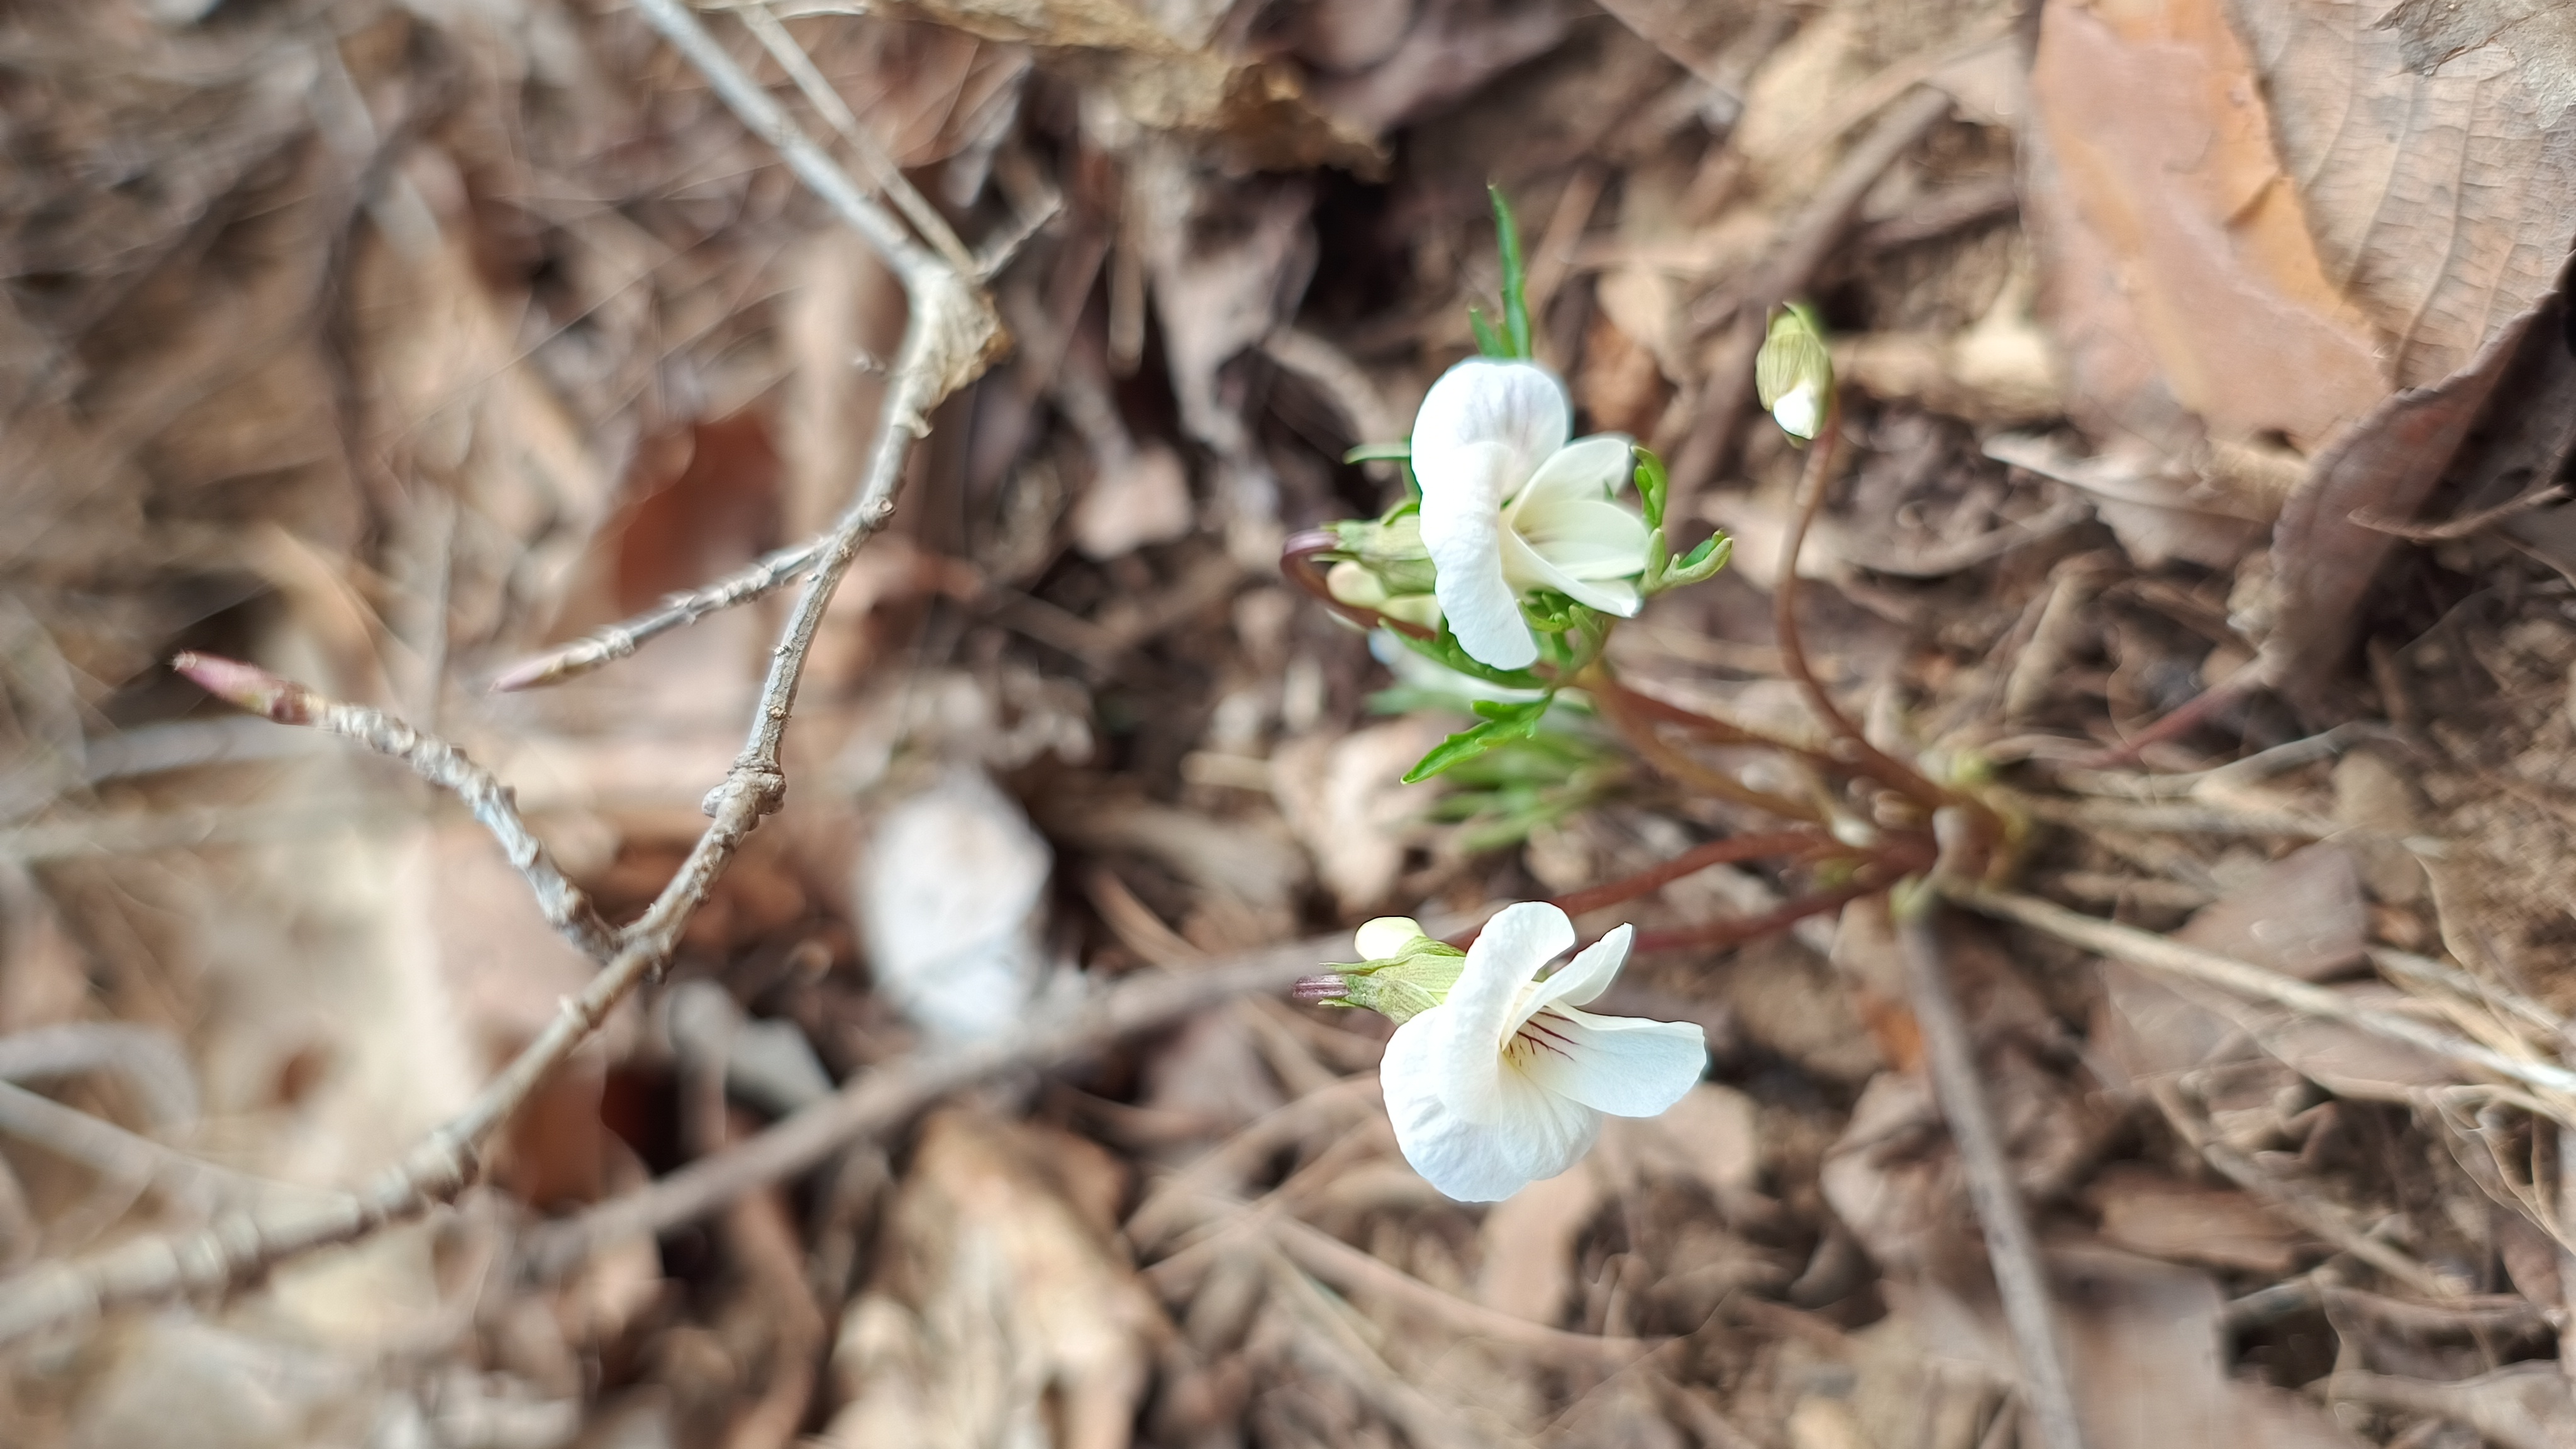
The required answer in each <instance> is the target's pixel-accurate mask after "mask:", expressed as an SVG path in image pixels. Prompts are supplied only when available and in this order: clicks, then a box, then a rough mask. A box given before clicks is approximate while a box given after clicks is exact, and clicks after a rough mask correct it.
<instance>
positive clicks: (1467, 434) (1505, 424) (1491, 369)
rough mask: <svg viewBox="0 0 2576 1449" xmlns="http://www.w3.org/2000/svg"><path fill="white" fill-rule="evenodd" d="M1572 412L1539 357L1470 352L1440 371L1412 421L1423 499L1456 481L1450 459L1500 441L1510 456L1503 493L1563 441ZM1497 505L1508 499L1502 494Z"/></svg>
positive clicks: (1525, 477)
mask: <svg viewBox="0 0 2576 1449" xmlns="http://www.w3.org/2000/svg"><path fill="white" fill-rule="evenodd" d="M1571 422H1572V410H1571V409H1570V408H1568V406H1567V405H1566V401H1565V387H1564V385H1563V384H1561V383H1559V382H1558V381H1557V380H1556V376H1555V374H1553V373H1551V372H1549V371H1548V370H1547V369H1546V368H1544V367H1541V366H1539V365H1538V364H1536V363H1534V362H1513V361H1501V360H1497V359H1494V358H1485V357H1471V358H1468V359H1467V360H1466V361H1464V362H1461V363H1459V364H1458V365H1457V366H1455V367H1453V368H1450V369H1449V370H1448V371H1447V372H1444V373H1442V374H1441V375H1440V380H1439V381H1437V382H1435V383H1433V384H1431V391H1430V392H1428V393H1426V394H1424V395H1423V398H1422V410H1421V411H1420V412H1418V413H1416V414H1415V415H1414V418H1413V438H1412V449H1413V460H1412V461H1413V476H1414V478H1415V479H1416V480H1417V481H1419V482H1420V483H1421V484H1422V496H1423V497H1424V499H1426V500H1428V499H1429V498H1430V497H1431V495H1432V494H1434V493H1437V492H1440V491H1442V490H1443V489H1445V488H1447V487H1449V486H1450V481H1451V477H1452V475H1453V472H1454V471H1455V470H1454V469H1453V468H1452V466H1451V460H1452V459H1453V458H1454V457H1455V456H1456V455H1457V454H1458V452H1459V450H1460V449H1463V448H1467V447H1471V446H1473V445H1475V444H1479V443H1493V444H1498V445H1500V446H1501V447H1502V448H1503V449H1504V451H1505V453H1506V455H1507V456H1509V457H1510V459H1511V468H1510V474H1511V479H1510V482H1509V483H1508V484H1507V485H1506V486H1505V492H1506V493H1509V492H1511V491H1513V490H1517V489H1518V488H1519V487H1520V486H1521V485H1522V484H1523V483H1526V482H1528V481H1529V478H1530V475H1531V474H1533V473H1535V472H1537V471H1538V466H1539V464H1541V463H1544V462H1546V461H1547V459H1548V457H1549V455H1551V454H1553V453H1554V452H1556V451H1557V450H1558V449H1559V448H1562V447H1564V446H1565V439H1566V435H1567V433H1568V431H1569V430H1570V428H1569V425H1570V423H1571ZM1495 501H1496V502H1498V503H1499V502H1500V501H1502V500H1501V499H1500V498H1497V499H1496V500H1495Z"/></svg>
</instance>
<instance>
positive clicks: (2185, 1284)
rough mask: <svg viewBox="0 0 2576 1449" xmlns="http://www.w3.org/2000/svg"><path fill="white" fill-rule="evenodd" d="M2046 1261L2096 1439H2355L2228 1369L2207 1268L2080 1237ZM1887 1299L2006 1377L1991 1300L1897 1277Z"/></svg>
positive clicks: (1923, 1337)
mask: <svg viewBox="0 0 2576 1449" xmlns="http://www.w3.org/2000/svg"><path fill="white" fill-rule="evenodd" d="M2048 1269H2049V1275H2050V1277H2051V1278H2052V1279H2053V1280H2054V1283H2055V1288H2056V1298H2057V1304H2058V1311H2059V1313H2060V1314H2061V1315H2062V1318H2063V1321H2064V1324H2065V1329H2066V1338H2067V1345H2068V1347H2069V1348H2070V1349H2071V1350H2072V1351H2073V1352H2072V1355H2071V1357H2072V1362H2071V1363H2070V1364H2069V1365H2068V1368H2069V1370H2070V1376H2071V1377H2072V1378H2073V1379H2074V1382H2075V1394H2076V1409H2077V1412H2078V1414H2079V1415H2080V1416H2081V1418H2082V1420H2083V1424H2084V1434H2085V1442H2086V1443H2087V1444H2089V1445H2092V1446H2094V1449H2174V1446H2176V1445H2183V1444H2190V1445H2195V1446H2207V1449H2359V1445H2360V1441H2358V1440H2356V1439H2354V1438H2353V1437H2351V1436H2350V1435H2348V1434H2346V1433H2345V1432H2344V1431H2343V1430H2342V1429H2341V1428H2339V1427H2338V1426H2337V1425H2336V1423H2335V1421H2334V1419H2333V1418H2331V1417H2329V1416H2328V1414H2327V1413H2326V1412H2325V1411H2324V1410H2323V1409H2321V1408H2319V1407H2317V1406H2316V1405H2315V1404H2313V1403H2310V1402H2308V1401H2307V1400H2306V1399H2304V1398H2302V1397H2301V1396H2299V1395H2297V1394H2293V1393H2289V1392H2287V1391H2285V1390H2281V1389H2277V1388H2273V1387H2272V1386H2270V1385H2268V1384H2258V1383H2248V1382H2245V1381H2243V1380H2239V1379H2233V1378H2230V1377H2229V1376H2228V1374H2227V1372H2226V1368H2225V1360H2224V1358H2223V1357H2222V1354H2223V1351H2224V1346H2225V1345H2224V1341H2223V1337H2222V1335H2223V1331H2224V1330H2223V1318H2222V1314H2223V1311H2224V1305H2223V1302H2222V1300H2221V1299H2220V1297H2219V1293H2218V1285H2217V1284H2216V1283H2215V1282H2213V1281H2212V1280H2211V1279H2210V1277H2209V1276H2208V1275H2207V1274H2205V1273H2202V1272H2199V1271H2196V1270H2194V1269H2189V1268H2181V1267H2176V1266H2174V1265H2172V1264H2168V1263H2159V1262H2156V1261H2153V1260H2152V1259H2146V1258H2138V1257H2132V1256H2130V1255H2128V1254H2126V1253H2120V1252H2114V1251H2111V1250H2109V1249H2105V1248H2100V1247H2093V1246H2089V1245H2076V1244H2067V1245H2063V1246H2059V1247H2055V1248H2052V1249H2051V1250H2050V1251H2049V1253H2048ZM1889 1299H1890V1307H1891V1308H1892V1309H1893V1310H1894V1312H1893V1314H1892V1315H1891V1316H1892V1317H1896V1318H1899V1319H1901V1320H1904V1321H1905V1322H1906V1323H1907V1324H1908V1326H1910V1329H1911V1331H1912V1333H1913V1335H1914V1336H1915V1338H1916V1339H1917V1341H1919V1342H1920V1343H1922V1344H1924V1345H1926V1346H1927V1348H1926V1350H1925V1352H1926V1353H1927V1354H1928V1355H1930V1356H1933V1357H1935V1358H1936V1360H1938V1359H1947V1360H1952V1361H1955V1362H1961V1363H1962V1366H1971V1365H1972V1366H1974V1367H1975V1368H1977V1369H1981V1370H1983V1371H1984V1372H1985V1373H1987V1374H1989V1375H1992V1376H1993V1377H1994V1378H1995V1379H1997V1380H2001V1381H2004V1382H2009V1380H2010V1378H2011V1377H2012V1375H2013V1373H2014V1367H2013V1359H2012V1356H2011V1353H2012V1351H2011V1348H2010V1346H2009V1345H2010V1339H2009V1338H2008V1337H2007V1336H2006V1334H2005V1332H2004V1329H2003V1325H2002V1322H2001V1314H2000V1312H1999V1311H1998V1310H1997V1309H1996V1307H1995V1306H1994V1305H1993V1303H1992V1301H1991V1299H1986V1298H1982V1297H1979V1298H1976V1299H1970V1298H1967V1297H1964V1296H1961V1295H1959V1294H1956V1293H1954V1292H1953V1291H1951V1290H1949V1289H1947V1288H1944V1287H1939V1286H1933V1285H1917V1284H1893V1285H1891V1286H1890V1291H1889ZM1881 1372H1885V1370H1884V1369H1882V1370H1881ZM1917 1372H1918V1373H1919V1372H1920V1371H1919V1370H1918V1371H1917ZM1917 1381H1918V1382H1919V1379H1918V1380H1917ZM1893 1402H1894V1403H1896V1404H1901V1403H1902V1402H1903V1399H1902V1397H1901V1396H1899V1397H1896V1398H1894V1400H1893Z"/></svg>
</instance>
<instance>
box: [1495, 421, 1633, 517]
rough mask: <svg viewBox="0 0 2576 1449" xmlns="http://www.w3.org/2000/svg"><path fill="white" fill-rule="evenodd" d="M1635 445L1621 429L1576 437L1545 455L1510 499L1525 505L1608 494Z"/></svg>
mask: <svg viewBox="0 0 2576 1449" xmlns="http://www.w3.org/2000/svg"><path fill="white" fill-rule="evenodd" d="M1636 447H1637V445H1636V444H1635V443H1634V442H1631V441H1630V440H1629V439H1628V438H1627V436H1626V435H1624V434H1621V433H1595V434H1593V435H1592V436H1591V437H1588V438H1577V439H1575V440H1574V441H1573V442H1571V443H1568V444H1566V445H1565V446H1564V447H1562V448H1559V449H1557V450H1556V451H1555V452H1553V453H1550V454H1549V455H1548V456H1547V459H1546V461H1544V462H1542V463H1540V464H1539V465H1538V470H1537V471H1536V472H1534V473H1532V474H1531V475H1530V480H1529V482H1528V483H1526V484H1524V485H1522V488H1521V491H1520V493H1519V495H1518V496H1517V497H1515V498H1514V499H1513V500H1512V506H1513V507H1514V508H1516V509H1517V508H1526V507H1528V506H1529V505H1531V504H1533V503H1541V502H1545V501H1547V500H1549V499H1558V498H1564V499H1574V498H1589V499H1593V500H1595V501H1598V500H1600V499H1604V498H1608V497H1609V496H1610V495H1611V494H1613V493H1616V492H1618V491H1619V485H1620V484H1621V483H1624V482H1626V481H1627V479H1628V469H1629V466H1630V460H1631V458H1632V457H1633V456H1634V455H1635V453H1636Z"/></svg>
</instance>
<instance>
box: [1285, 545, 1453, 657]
mask: <svg viewBox="0 0 2576 1449" xmlns="http://www.w3.org/2000/svg"><path fill="white" fill-rule="evenodd" d="M1341 546H1342V541H1341V539H1340V537H1339V536H1337V535H1336V534H1334V533H1333V532H1332V531H1331V530H1330V529H1322V528H1310V529H1308V530H1306V531H1305V532H1304V533H1300V534H1296V535H1294V536H1292V537H1291V538H1290V539H1289V540H1288V541H1287V542H1286V543H1284V544H1282V545H1280V547H1279V572H1280V575H1281V576H1282V577H1284V578H1286V579H1287V580H1288V582H1290V583H1292V584H1295V585H1296V586H1297V587H1298V588H1300V589H1303V590H1304V591H1305V592H1306V594H1307V595H1308V596H1309V597H1311V598H1313V599H1314V600H1315V602H1317V603H1319V604H1322V605H1323V606H1324V607H1325V608H1327V609H1330V610H1332V611H1333V612H1334V613H1336V614H1339V615H1341V616H1342V617H1343V618H1345V619H1348V620H1349V621H1351V622H1352V623H1354V624H1357V625H1359V626H1360V627H1361V628H1363V629H1377V628H1387V629H1393V630H1394V631H1395V632H1397V633H1399V634H1403V635H1407V636H1410V637H1412V638H1415V639H1437V638H1439V637H1440V633H1439V631H1438V630H1436V629H1425V628H1423V627H1422V626H1421V625H1419V624H1409V623H1406V622H1405V621H1404V620H1402V619H1393V618H1389V617H1387V616H1386V615H1384V614H1381V613H1379V612H1378V611H1377V610H1375V609H1365V608H1362V607H1360V606H1359V605H1357V604H1345V603H1343V602H1342V601H1341V600H1339V599H1336V598H1334V597H1333V591H1332V590H1331V589H1330V588H1329V587H1327V586H1326V585H1325V583H1324V574H1323V571H1322V570H1321V569H1318V568H1316V567H1315V559H1316V558H1317V556H1318V555H1321V554H1326V553H1330V552H1332V551H1333V550H1334V549H1337V548H1340V547H1341Z"/></svg>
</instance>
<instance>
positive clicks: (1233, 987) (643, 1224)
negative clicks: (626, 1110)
mask: <svg viewBox="0 0 2576 1449" xmlns="http://www.w3.org/2000/svg"><path fill="white" fill-rule="evenodd" d="M1349 947H1350V937H1349V936H1348V935H1333V936H1319V937H1315V938H1313V939H1310V940H1304V941H1296V942H1292V943H1290V944H1288V945H1285V946H1275V947H1272V948H1270V949H1268V950H1265V951H1260V952H1256V953H1253V954H1251V955H1247V956H1241V957H1237V958H1236V959H1234V960H1233V961H1231V962H1227V963H1224V964H1220V965H1210V966H1204V967H1201V968H1198V969H1196V970H1193V971H1190V972H1188V973H1186V974H1174V975H1164V974H1161V973H1155V974H1153V975H1140V976H1136V977H1132V978H1130V979H1128V980H1125V981H1122V982H1120V983H1119V984H1118V985H1117V986H1115V987H1112V988H1110V989H1109V990H1108V991H1106V992H1103V993H1102V994H1101V995H1100V996H1099V997H1098V998H1097V999H1096V1000H1094V1001H1093V1002H1092V1003H1091V1004H1090V1005H1089V1006H1087V1007H1084V1008H1081V1009H1078V1010H1075V1011H1072V1012H1069V1013H1068V1012H1055V1013H1048V1014H1045V1015H1043V1016H1041V1017H1040V1018H1039V1019H1036V1020H1032V1021H1028V1022H1025V1023H1023V1024H1022V1025H1020V1026H1019V1027H1017V1028H1015V1029H1014V1030H1011V1031H1008V1032H1004V1033H1002V1034H1001V1035H999V1036H994V1037H988V1038H986V1039H985V1040H983V1041H979V1042H974V1043H971V1044H968V1045H964V1046H959V1047H955V1048H952V1049H950V1050H948V1051H945V1052H940V1053H936V1054H924V1055H921V1056H917V1057H913V1058H910V1059H908V1060H906V1061H903V1062H900V1063H897V1064H894V1065H890V1066H885V1067H880V1068H878V1069H876V1070H874V1071H871V1072H869V1073H867V1074H866V1075H865V1076H861V1077H856V1078H853V1079H852V1080H850V1081H849V1082H848V1083H846V1084H844V1085H843V1086H842V1087H841V1089H840V1090H839V1091H838V1092H835V1093H833V1094H832V1095H831V1096H829V1097H826V1098H824V1099H823V1100H822V1101H820V1102H817V1103H815V1104H814V1105H813V1106H811V1107H807V1108H804V1109H802V1110H801V1111H798V1112H795V1113H793V1114H791V1115H790V1116H788V1117H786V1118H784V1119H782V1120H780V1121H779V1122H777V1123H775V1124H773V1125H772V1126H770V1127H769V1128H768V1129H767V1130H765V1131H763V1132H761V1133H760V1134H759V1135H757V1136H755V1137H751V1138H749V1139H747V1140H745V1141H742V1142H738V1143H735V1144H734V1145H732V1146H730V1147H728V1148H726V1149H725V1150H723V1151H722V1152H718V1153H715V1154H714V1155H712V1156H708V1157H703V1158H700V1159H699V1160H697V1161H695V1162H692V1163H690V1164H689V1165H688V1166H686V1167H684V1168H681V1169H680V1170H679V1171H677V1172H674V1173H672V1174H671V1175H669V1176H668V1177H664V1178H660V1179H657V1180H656V1181H654V1182H653V1183H652V1184H651V1185H650V1186H648V1187H645V1188H644V1189H642V1190H641V1191H638V1192H634V1193H630V1194H628V1195H627V1196H624V1197H620V1198H612V1199H610V1200H609V1201H607V1202H604V1203H601V1204H600V1205H599V1206H597V1207H594V1208H592V1209H590V1210H589V1211H588V1212H585V1213H583V1214H582V1215H581V1216H579V1217H576V1218H571V1219H568V1220H566V1221H564V1222H560V1223H555V1224H551V1225H549V1226H547V1227H545V1228H543V1229H540V1230H539V1231H538V1232H537V1233H536V1234H534V1235H533V1236H532V1237H531V1239H530V1241H529V1243H528V1248H527V1255H526V1261H527V1262H528V1264H529V1266H530V1269H531V1271H533V1272H534V1273H535V1274H536V1275H537V1276H538V1277H540V1278H550V1277H555V1276H559V1275H560V1274H562V1273H564V1272H566V1271H568V1270H570V1269H571V1268H574V1267H576V1266H578V1265H579V1264H580V1263H581V1262H582V1261H583V1260H584V1259H586V1258H587V1257H588V1256H589V1255H590V1254H591V1252H592V1251H593V1250H595V1249H597V1248H598V1247H600V1246H601V1245H603V1244H607V1243H613V1242H617V1241H620V1240H622V1239H626V1238H631V1237H637V1236H646V1235H652V1234H658V1233H662V1232H665V1231H668V1230H669V1229H671V1228H674V1227H677V1226H679V1225H680V1224H682V1223H687V1222H693V1221H695V1220H697V1219H699V1218H702V1217H704V1216H706V1215H707V1214H708V1213H711V1212H713V1211H715V1210H716V1209H718V1208H720V1207H722V1206H724V1205H725V1204H726V1203H728V1202H730V1201H732V1200H733V1199H734V1198H735V1197H737V1196H740V1195H741V1194H743V1193H745V1192H749V1191H751V1190H752V1189H754V1188H758V1187H761V1186H764V1185H766V1184H768V1183H772V1182H776V1181H778V1180H780V1179H781V1178H785V1177H790V1176H793V1175H795V1174H797V1173H800V1172H803V1171H805V1170H806V1169H808V1168H810V1167H813V1166H814V1165H815V1164H817V1163H819V1162H821V1161H823V1160H824V1159H825V1158H827V1157H829V1156H831V1155H832V1154H833V1153H834V1152H836V1151H839V1150H840V1149H841V1148H843V1147H845V1146H847V1145H848V1144H850V1143H852V1142H856V1141H858V1140H859V1139H861V1138H863V1137H868V1136H872V1135H874V1134H876V1133H879V1132H887V1131H892V1130H893V1129H895V1128H898V1127H901V1126H902V1125H903V1124H904V1123H906V1122H908V1121H910V1120H912V1118H913V1117H915V1116H916V1115H918V1114H919V1113H920V1112H921V1111H922V1110H923V1109H924V1108H926V1107H929V1106H930V1105H931V1104H932V1103H934V1102H937V1101H938V1100H939V1099H940V1098H942V1097H945V1096H947V1095H948V1094H950V1093H951V1092H955V1091H958V1090H960V1089H962V1088H965V1087H970V1086H973V1085H974V1084H975V1083H977V1082H981V1081H984V1080H986V1079H987V1078H990V1077H995V1076H999V1075H1001V1074H1003V1073H1005V1072H1013V1071H1029V1072H1037V1071H1045V1070H1048V1069H1050V1068H1053V1067H1057V1066H1061V1065H1063V1064H1064V1063H1066V1062H1069V1061H1073V1060H1075V1059H1077V1058H1080V1057H1082V1056H1084V1055H1086V1054H1088V1053H1091V1052H1095V1051H1098V1050H1100V1049H1101V1048H1103V1047H1105V1046H1108V1045H1109V1044H1111V1043H1112V1042H1115V1041H1117V1040H1118V1039H1119V1038H1121V1037H1124V1036H1127V1035H1129V1034H1131V1033H1134V1032H1139V1031H1146V1030H1150V1029H1152V1028H1154V1027H1157V1026H1160V1025H1162V1024H1163V1023H1165V1022H1168V1021H1171V1020H1172V1019H1174V1018H1176V1017H1180V1016H1185V1015H1187V1014H1188V1013H1190V1012H1193V1011H1197V1010H1199V1009H1200V1008H1202V1007H1206V1006H1210V1005H1213V1004H1215V1003H1217V1002H1220V1001H1224V1000H1226V999H1227V998H1229V997H1234V996H1240V995H1244V994H1246V993H1249V992H1256V991H1285V990H1286V989H1287V988H1288V986H1289V983H1291V982H1293V981H1295V980H1296V979H1297V978H1298V977H1299V976H1302V975H1304V974H1305V973H1307V972H1309V971H1312V970H1314V969H1315V963H1316V962H1317V961H1325V960H1330V959H1332V958H1333V956H1334V955H1335V954H1337V953H1339V952H1342V951H1345V950H1348V949H1349Z"/></svg>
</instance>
